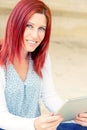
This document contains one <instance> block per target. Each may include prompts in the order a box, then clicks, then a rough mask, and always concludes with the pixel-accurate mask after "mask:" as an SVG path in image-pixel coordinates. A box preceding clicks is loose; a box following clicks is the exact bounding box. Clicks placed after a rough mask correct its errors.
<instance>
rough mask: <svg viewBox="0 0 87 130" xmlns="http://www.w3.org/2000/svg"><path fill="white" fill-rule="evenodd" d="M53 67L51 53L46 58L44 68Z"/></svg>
mask: <svg viewBox="0 0 87 130" xmlns="http://www.w3.org/2000/svg"><path fill="white" fill-rule="evenodd" d="M50 65H51V61H50V55H49V53H47V54H46V58H45V63H44V67H48V66H50Z"/></svg>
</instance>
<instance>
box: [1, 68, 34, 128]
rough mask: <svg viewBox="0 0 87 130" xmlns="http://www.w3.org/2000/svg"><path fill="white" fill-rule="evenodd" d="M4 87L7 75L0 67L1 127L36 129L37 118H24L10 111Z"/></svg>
mask: <svg viewBox="0 0 87 130" xmlns="http://www.w3.org/2000/svg"><path fill="white" fill-rule="evenodd" d="M4 88H5V75H4V70H3V69H2V68H1V67H0V128H2V129H5V130H35V128H34V120H35V118H31V119H30V118H22V117H19V116H15V115H13V114H10V113H9V111H8V109H7V106H6V101H5V95H4Z"/></svg>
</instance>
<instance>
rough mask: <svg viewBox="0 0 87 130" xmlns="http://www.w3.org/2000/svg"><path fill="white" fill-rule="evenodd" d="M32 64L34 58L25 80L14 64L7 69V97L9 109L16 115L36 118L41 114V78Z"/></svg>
mask: <svg viewBox="0 0 87 130" xmlns="http://www.w3.org/2000/svg"><path fill="white" fill-rule="evenodd" d="M32 65H33V63H32V60H30V63H29V70H28V73H27V77H26V80H25V81H24V82H23V81H22V80H21V78H20V77H19V75H18V73H17V72H16V70H15V68H14V66H13V65H12V64H10V65H9V66H8V68H7V70H6V87H5V97H6V103H7V107H8V110H9V112H10V113H12V114H14V115H17V116H21V117H27V118H35V117H37V116H39V115H40V105H39V101H40V87H41V79H40V77H39V76H38V75H37V74H36V73H35V71H34V70H33V67H32ZM21 71H22V70H21Z"/></svg>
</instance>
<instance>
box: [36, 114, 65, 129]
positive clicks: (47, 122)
mask: <svg viewBox="0 0 87 130" xmlns="http://www.w3.org/2000/svg"><path fill="white" fill-rule="evenodd" d="M61 121H63V118H62V117H61V116H60V115H54V114H53V113H49V114H46V115H43V116H40V117H38V118H36V120H35V122H34V123H35V124H34V125H35V129H36V130H56V128H57V126H58V125H59V124H60V123H61Z"/></svg>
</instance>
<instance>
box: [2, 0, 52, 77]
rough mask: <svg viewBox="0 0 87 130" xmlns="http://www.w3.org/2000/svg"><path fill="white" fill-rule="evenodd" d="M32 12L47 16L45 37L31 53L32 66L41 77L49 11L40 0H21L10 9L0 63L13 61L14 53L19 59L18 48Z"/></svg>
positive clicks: (48, 27) (47, 35)
mask: <svg viewBox="0 0 87 130" xmlns="http://www.w3.org/2000/svg"><path fill="white" fill-rule="evenodd" d="M34 13H42V14H44V15H45V16H46V18H47V28H46V33H45V37H44V39H43V41H42V43H41V44H40V45H39V46H38V47H37V48H36V50H35V51H34V52H32V53H31V57H32V59H33V62H34V66H33V68H34V70H35V71H36V73H37V74H38V75H39V76H40V77H42V73H41V69H42V67H43V65H44V62H45V57H46V52H47V50H48V47H49V40H50V34H51V12H50V9H49V8H48V7H47V5H45V3H43V2H42V1H40V0H21V1H19V2H18V4H17V5H16V6H15V8H14V9H13V10H12V12H11V14H10V16H9V19H8V22H7V26H6V30H5V37H4V39H3V44H2V47H1V49H0V65H4V64H6V63H9V62H11V63H13V60H14V57H15V55H16V56H17V57H18V58H19V59H20V50H21V47H22V43H23V35H24V31H25V28H26V24H27V22H28V20H29V19H30V17H31V16H32V15H33V14H34Z"/></svg>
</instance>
